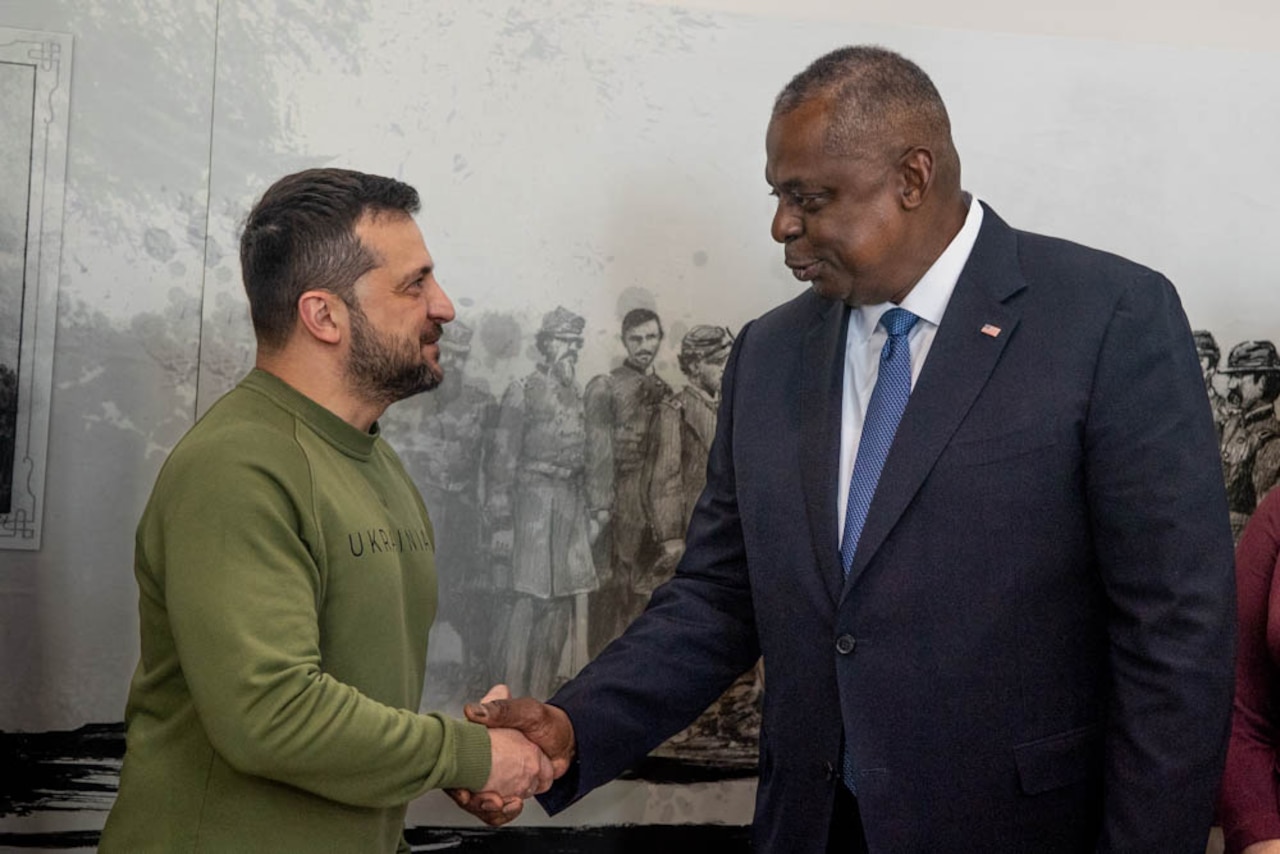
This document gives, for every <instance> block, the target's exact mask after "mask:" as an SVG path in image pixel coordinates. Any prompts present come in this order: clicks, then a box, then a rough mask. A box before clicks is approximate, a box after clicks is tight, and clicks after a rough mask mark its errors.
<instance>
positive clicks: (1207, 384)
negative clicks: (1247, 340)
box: [1191, 329, 1233, 440]
mask: <svg viewBox="0 0 1280 854" xmlns="http://www.w3.org/2000/svg"><path fill="white" fill-rule="evenodd" d="M1191 334H1192V336H1193V337H1194V338H1195V342H1196V355H1198V356H1199V357H1200V372H1201V373H1202V374H1204V389H1205V392H1206V393H1207V394H1208V395H1209V407H1210V409H1211V410H1212V411H1213V426H1214V427H1216V428H1218V439H1219V440H1221V439H1222V428H1223V426H1224V425H1225V424H1226V422H1227V418H1228V417H1230V416H1231V414H1232V412H1233V407H1232V406H1231V404H1230V403H1228V402H1227V398H1226V396H1225V395H1224V394H1223V393H1222V392H1221V391H1220V390H1219V389H1218V387H1217V386H1216V385H1215V382H1216V380H1217V377H1218V363H1219V361H1220V360H1221V352H1220V351H1219V350H1218V342H1217V341H1216V340H1214V337H1213V333H1212V332H1209V331H1207V330H1204V329H1197V330H1195V331H1194V332H1192V333H1191Z"/></svg>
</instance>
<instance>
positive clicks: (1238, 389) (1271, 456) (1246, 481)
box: [1222, 341, 1280, 539]
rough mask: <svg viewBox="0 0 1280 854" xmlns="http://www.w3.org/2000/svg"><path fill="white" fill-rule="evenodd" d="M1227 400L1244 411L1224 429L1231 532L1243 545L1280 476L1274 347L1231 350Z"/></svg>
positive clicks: (1278, 366)
mask: <svg viewBox="0 0 1280 854" xmlns="http://www.w3.org/2000/svg"><path fill="white" fill-rule="evenodd" d="M1222 372H1223V373H1224V374H1228V375H1229V376H1230V380H1229V382H1228V385H1227V400H1228V401H1229V402H1230V403H1231V405H1232V406H1234V407H1237V409H1238V411H1236V412H1235V413H1234V414H1232V415H1231V416H1230V417H1228V418H1227V420H1226V423H1225V424H1224V425H1223V429H1222V472H1223V476H1224V477H1225V478H1226V482H1227V501H1228V503H1229V505H1230V509H1231V530H1232V532H1233V533H1234V534H1235V537H1236V539H1239V537H1240V532H1241V531H1242V530H1243V529H1244V524H1245V522H1247V521H1249V517H1250V516H1251V515H1252V514H1253V511H1254V509H1255V508H1256V507H1257V506H1258V502H1260V501H1261V500H1262V497H1263V496H1264V495H1266V494H1267V492H1268V491H1269V490H1270V489H1271V487H1272V486H1274V485H1275V483H1276V479H1277V477H1278V476H1280V442H1278V441H1276V440H1277V439H1280V420H1277V418H1276V399H1277V398H1278V397H1280V356H1278V355H1277V354H1276V348H1275V345H1274V344H1272V343H1271V342H1270V341H1242V342H1241V343H1239V344H1237V345H1236V346H1235V347H1233V348H1231V353H1230V355H1228V356H1227V366H1226V367H1225V368H1223V369H1222Z"/></svg>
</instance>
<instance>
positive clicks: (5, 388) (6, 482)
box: [0, 364, 18, 515]
mask: <svg viewBox="0 0 1280 854" xmlns="http://www.w3.org/2000/svg"><path fill="white" fill-rule="evenodd" d="M17 438H18V375H17V374H16V373H14V371H13V369H12V368H10V367H9V366H8V365H5V364H0V515H3V514H5V513H8V512H10V510H12V508H13V462H14V461H13V456H14V453H15V452H16V451H17Z"/></svg>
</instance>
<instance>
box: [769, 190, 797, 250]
mask: <svg viewBox="0 0 1280 854" xmlns="http://www.w3.org/2000/svg"><path fill="white" fill-rule="evenodd" d="M803 231H804V223H803V222H802V221H801V219H800V217H799V216H797V215H796V213H795V212H794V211H793V210H792V209H791V206H790V204H788V202H787V199H786V198H779V199H778V207H777V208H776V209H775V210H774V212H773V223H772V224H771V225H770V228H769V233H770V234H771V235H773V239H774V240H775V241H777V242H778V243H786V242H787V241H788V240H791V239H792V238H794V237H797V236H799V235H800V234H801V233H803Z"/></svg>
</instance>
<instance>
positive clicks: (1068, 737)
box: [1013, 724, 1102, 795]
mask: <svg viewBox="0 0 1280 854" xmlns="http://www.w3.org/2000/svg"><path fill="white" fill-rule="evenodd" d="M1013 756H1014V761H1015V762H1016V763H1017V765H1018V779H1019V781H1020V782H1021V783H1022V791H1023V792H1025V793H1026V794H1028V795H1038V794H1040V793H1041V792H1048V791H1050V790H1052V789H1058V788H1061V787H1062V786H1069V785H1071V784H1072V783H1079V782H1080V781H1082V780H1085V779H1087V778H1088V777H1090V776H1094V775H1100V774H1101V773H1102V727H1101V726H1099V725H1097V724H1090V725H1089V726H1083V727H1078V728H1076V729H1070V730H1067V731H1066V732H1060V733H1057V734H1056V735H1051V736H1048V737H1046V738H1038V739H1036V740H1035V741H1028V742H1027V743H1025V744H1019V745H1017V746H1016V747H1014V748H1013Z"/></svg>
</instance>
